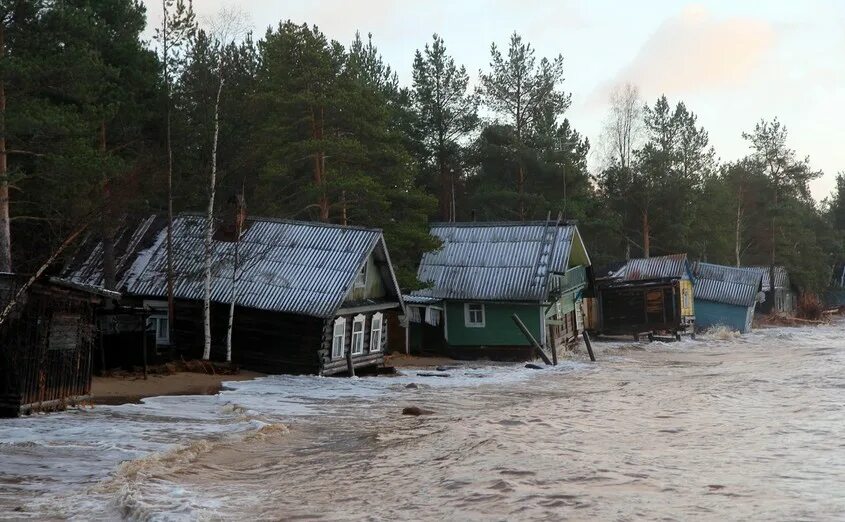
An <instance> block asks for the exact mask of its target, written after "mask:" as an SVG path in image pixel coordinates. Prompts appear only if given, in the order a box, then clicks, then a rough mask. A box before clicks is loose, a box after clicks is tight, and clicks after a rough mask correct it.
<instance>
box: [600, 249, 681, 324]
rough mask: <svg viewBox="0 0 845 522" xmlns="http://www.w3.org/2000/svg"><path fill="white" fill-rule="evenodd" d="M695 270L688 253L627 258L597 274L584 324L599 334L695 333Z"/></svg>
mask: <svg viewBox="0 0 845 522" xmlns="http://www.w3.org/2000/svg"><path fill="white" fill-rule="evenodd" d="M692 282H693V274H692V269H691V267H690V264H689V262H688V261H687V255H686V254H676V255H670V256H661V257H649V258H642V259H631V260H629V261H628V262H627V263H625V265H623V266H622V268H620V269H619V270H617V271H616V272H614V273H612V274H611V275H610V276H609V277H606V278H602V279H597V280H596V286H595V297H594V298H593V299H592V300H590V302H589V303H588V306H587V308H588V310H589V312H588V314H587V316H588V325H589V329H590V330H593V331H594V332H595V333H596V334H598V335H632V336H633V337H634V338H636V339H638V338H639V336H640V335H641V334H648V335H649V336H650V337H651V336H654V335H655V334H661V333H670V334H672V335H674V336H675V337H676V338H678V339H680V336H681V335H682V334H685V333H690V334H692V333H694V327H695V321H696V315H695V303H694V299H693V283H692Z"/></svg>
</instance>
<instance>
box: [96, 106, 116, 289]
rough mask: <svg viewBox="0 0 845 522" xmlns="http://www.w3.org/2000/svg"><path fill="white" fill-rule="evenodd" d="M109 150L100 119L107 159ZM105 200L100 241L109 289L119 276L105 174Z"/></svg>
mask: <svg viewBox="0 0 845 522" xmlns="http://www.w3.org/2000/svg"><path fill="white" fill-rule="evenodd" d="M107 152H108V149H107V143H106V122H105V120H101V121H100V154H102V155H103V158H104V159H105V157H106V154H107ZM103 200H104V209H103V210H104V211H103V212H102V213H101V214H100V241H101V242H102V245H103V286H105V287H106V288H107V289H108V290H114V289H115V288H116V287H117V276H116V274H115V261H114V238H113V237H112V229H111V226H112V223H111V201H110V200H111V187H110V185H109V178H108V176H105V175H104V176H103Z"/></svg>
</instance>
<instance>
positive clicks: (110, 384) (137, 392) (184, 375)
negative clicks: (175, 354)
mask: <svg viewBox="0 0 845 522" xmlns="http://www.w3.org/2000/svg"><path fill="white" fill-rule="evenodd" d="M264 376H265V374H263V373H259V372H251V371H247V370H241V371H239V372H238V373H236V374H207V373H196V372H175V373H169V374H150V375H149V376H148V377H147V379H146V380H145V379H144V378H143V377H141V376H139V375H134V374H133V375H128V376H114V377H96V376H95V377H94V378H93V379H92V381H91V397H90V399H88V402H89V403H90V404H94V405H98V404H99V405H118V404H137V403H139V402H141V400H142V399H146V398H148V397H160V396H164V395H215V394H217V393H219V392H220V390H222V389H223V383H224V382H227V381H248V380H252V379H256V378H258V377H264Z"/></svg>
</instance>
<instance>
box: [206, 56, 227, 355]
mask: <svg viewBox="0 0 845 522" xmlns="http://www.w3.org/2000/svg"><path fill="white" fill-rule="evenodd" d="M221 52H222V50H221ZM218 66H219V68H220V73H219V76H218V78H219V82H218V84H217V98H216V99H215V101H214V142H213V144H212V146H211V179H209V182H208V189H209V191H208V215H207V222H206V228H205V284H204V290H205V292H204V299H203V306H202V310H203V328H204V332H205V346H204V349H203V352H202V358H203V360H205V361H207V360H209V359H210V358H211V257H212V246H213V244H212V241H213V238H214V196H215V194H216V192H217V138H218V137H219V135H220V93H221V92H223V73H222V71H223V58H222V54H221V58H220V63H219V64H218Z"/></svg>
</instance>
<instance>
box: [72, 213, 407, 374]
mask: <svg viewBox="0 0 845 522" xmlns="http://www.w3.org/2000/svg"><path fill="white" fill-rule="evenodd" d="M206 223H207V220H206V218H205V217H202V216H199V215H192V214H183V215H179V216H177V217H176V218H175V219H174V223H173V239H172V241H173V266H174V288H173V292H174V297H175V306H174V317H172V318H171V317H170V316H169V314H168V310H167V308H168V307H167V294H168V292H167V242H166V235H167V234H166V230H165V228H164V223H163V221H162V220H158V219H156V218H154V217H152V218H147V219H144V220H142V221H141V222H140V223H139V224H138V225H137V226H136V227H134V229H132V227H129V228H130V229H131V230H127V231H126V233H125V234H124V235H125V236H126V237H127V238H128V239H126V240H125V241H124V240H122V239H121V238H122V237H123V236H120V237H119V238H118V241H117V242H116V243H117V244H118V245H121V246H123V245H125V246H126V250H125V251H124V250H123V249H122V248H116V249H115V250H116V256H115V257H116V262H115V265H116V267H117V270H116V275H117V288H118V289H119V290H120V291H121V293H123V294H124V299H123V301H122V304H125V305H130V306H141V307H143V308H145V309H147V310H151V316H150V320H149V322H148V323H147V326H148V329H149V330H151V331H152V332H154V334H155V338H156V344H157V345H159V347H165V348H167V349H169V350H171V351H172V352H173V353H174V354H177V355H183V356H187V357H199V356H200V355H201V350H202V346H203V340H204V333H203V332H204V329H203V296H204V252H205V247H204V242H203V240H204V235H205V227H206ZM236 236H237V234H235V233H231V230H229V231H227V230H226V229H225V227H218V229H217V231H216V232H215V236H214V240H213V245H212V251H213V256H212V259H213V262H212V266H213V269H212V281H211V296H212V308H211V316H212V359H215V360H222V359H223V358H224V354H225V344H226V332H227V324H228V314H229V306H230V303H231V301H232V297H233V288H236V292H235V303H236V308H235V314H234V324H233V328H232V352H233V353H232V357H233V362H234V363H236V364H239V365H240V366H242V367H244V368H248V369H253V370H257V371H263V372H267V373H311V374H320V375H332V374H338V373H347V372H348V371H349V369H350V368H349V367H350V365H351V366H352V367H353V368H354V369H359V368H368V367H369V368H373V367H378V366H381V365H383V362H384V350H385V345H386V338H387V332H386V321H385V313H387V312H402V311H403V303H402V298H401V293H400V291H399V286H398V284H397V282H396V277H395V274H394V272H393V267H392V265H391V262H390V256H389V254H388V251H387V246H386V244H385V241H384V236H383V235H382V232H381V231H380V230H376V229H368V228H359V227H346V226H339V225H330V224H325V223H313V222H302V221H290V220H282V219H269V218H248V219H246V220H245V222H244V227H243V233H242V235H241V236H240V240H239V241H238V240H237V237H236ZM95 243H96V242H95ZM236 254H237V257H236ZM236 259H237V263H236V261H235V260H236ZM102 260H103V256H102V247H101V245H99V244H92V245H90V246H89V249H87V250H85V251H82V252H80V253H79V254H78V255H77V257H76V258H75V260H74V261H73V262H71V264H70V265H69V266H68V268H67V272H66V274H65V275H66V277H68V278H69V279H71V280H76V281H83V282H88V283H89V284H90V283H93V282H95V281H102V277H103V275H102V266H103V262H102ZM233 281H237V283H236V285H233ZM171 321H172V324H171Z"/></svg>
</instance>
